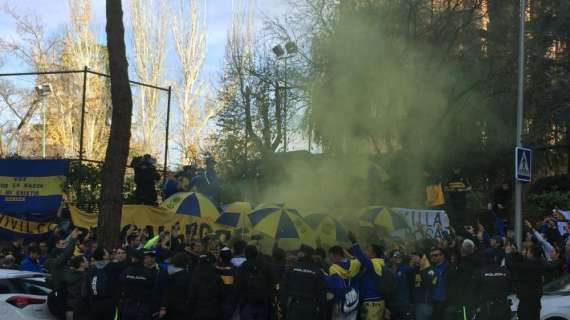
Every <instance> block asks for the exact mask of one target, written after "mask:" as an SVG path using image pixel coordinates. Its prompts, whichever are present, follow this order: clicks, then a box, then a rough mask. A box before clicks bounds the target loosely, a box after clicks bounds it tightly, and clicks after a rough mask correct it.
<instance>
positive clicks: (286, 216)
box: [248, 205, 315, 245]
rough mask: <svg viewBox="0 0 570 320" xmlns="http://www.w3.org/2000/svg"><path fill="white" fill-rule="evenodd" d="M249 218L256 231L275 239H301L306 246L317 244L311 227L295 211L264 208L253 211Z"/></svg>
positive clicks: (279, 206)
mask: <svg viewBox="0 0 570 320" xmlns="http://www.w3.org/2000/svg"><path fill="white" fill-rule="evenodd" d="M248 218H249V221H250V222H251V225H252V226H253V229H254V230H256V231H258V232H260V233H264V234H266V235H267V236H269V237H271V238H273V239H279V240H280V239H299V240H300V241H301V242H302V243H305V244H309V245H314V244H315V238H314V236H313V233H312V230H311V227H309V225H308V224H307V223H306V222H305V220H304V219H303V217H302V216H301V215H300V214H299V212H298V211H297V210H295V209H289V208H285V207H283V206H282V205H276V206H264V207H262V208H258V209H255V210H253V211H252V212H251V213H250V214H249V215H248Z"/></svg>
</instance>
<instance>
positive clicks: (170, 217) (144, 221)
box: [69, 205, 230, 239]
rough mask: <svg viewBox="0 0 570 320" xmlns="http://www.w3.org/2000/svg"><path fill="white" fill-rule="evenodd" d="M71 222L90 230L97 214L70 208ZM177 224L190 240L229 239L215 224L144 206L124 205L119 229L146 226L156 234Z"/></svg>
mask: <svg viewBox="0 0 570 320" xmlns="http://www.w3.org/2000/svg"><path fill="white" fill-rule="evenodd" d="M69 211H70V213H71V221H72V222H73V224H74V225H75V226H77V227H80V228H84V229H90V228H95V227H96V226H97V219H98V215H97V214H89V213H85V212H83V211H81V210H79V209H78V208H77V207H75V206H70V207H69ZM176 223H178V224H179V225H180V227H181V230H183V231H185V232H186V234H188V235H190V236H191V237H192V238H195V239H200V238H202V237H203V236H205V235H207V234H210V233H217V234H225V235H226V237H228V238H229V236H230V231H229V229H228V228H226V227H224V226H221V225H218V224H215V223H213V221H208V220H207V219H200V218H196V217H193V216H189V215H184V214H177V213H176V212H174V211H171V210H167V209H164V208H158V207H152V206H144V205H124V206H123V214H122V217H121V228H122V227H124V226H127V225H130V224H132V225H135V226H137V227H138V228H141V229H142V228H144V227H146V226H151V227H153V229H154V231H155V232H158V228H159V227H164V229H165V230H170V229H171V228H172V226H174V225H175V224H176Z"/></svg>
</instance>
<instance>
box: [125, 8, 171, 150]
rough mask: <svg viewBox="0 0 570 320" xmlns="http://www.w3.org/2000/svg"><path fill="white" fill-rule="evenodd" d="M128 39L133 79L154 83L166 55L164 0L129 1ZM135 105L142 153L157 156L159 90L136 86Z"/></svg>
mask: <svg viewBox="0 0 570 320" xmlns="http://www.w3.org/2000/svg"><path fill="white" fill-rule="evenodd" d="M129 4H130V6H129V10H130V22H131V40H132V41H131V42H132V46H133V58H134V61H135V65H134V66H135V68H134V70H135V74H136V76H137V80H138V81H141V82H143V83H149V84H154V85H156V84H158V83H159V82H160V80H161V79H162V78H163V73H164V68H163V67H164V59H165V57H166V40H167V29H168V24H167V16H166V15H167V13H168V10H166V1H165V0H157V1H151V0H130V1H129ZM137 93H138V99H137V104H136V115H137V125H136V129H137V130H140V132H139V134H140V137H138V138H140V140H141V141H140V144H141V145H142V146H143V147H144V148H151V150H145V151H146V152H149V153H152V154H155V155H157V154H158V153H159V149H158V147H159V146H160V145H159V144H157V143H156V139H155V133H156V130H157V120H158V119H159V118H160V117H159V112H158V110H157V109H158V108H157V106H158V102H159V100H160V99H159V95H160V92H159V91H158V90H156V89H153V88H149V87H139V89H138V92H137Z"/></svg>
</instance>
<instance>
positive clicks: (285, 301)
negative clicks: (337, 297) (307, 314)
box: [279, 259, 326, 317]
mask: <svg viewBox="0 0 570 320" xmlns="http://www.w3.org/2000/svg"><path fill="white" fill-rule="evenodd" d="M279 288H280V298H281V303H282V305H283V306H284V307H285V309H286V313H287V315H288V317H289V316H292V313H294V312H295V310H294V309H296V308H297V306H301V305H302V306H303V310H307V308H306V306H310V308H309V309H311V308H312V309H313V311H314V312H315V314H316V313H317V312H320V314H321V315H322V314H323V312H322V311H323V309H324V307H325V300H326V296H325V295H326V283H325V279H324V275H323V272H322V270H321V269H320V268H319V267H318V266H316V265H315V264H314V263H313V262H312V261H311V260H310V259H301V260H299V261H298V262H297V263H295V264H294V265H293V266H292V267H291V268H288V269H287V270H285V274H284V275H283V280H282V281H281V284H280V285H279ZM298 309H300V308H298ZM303 314H304V313H303Z"/></svg>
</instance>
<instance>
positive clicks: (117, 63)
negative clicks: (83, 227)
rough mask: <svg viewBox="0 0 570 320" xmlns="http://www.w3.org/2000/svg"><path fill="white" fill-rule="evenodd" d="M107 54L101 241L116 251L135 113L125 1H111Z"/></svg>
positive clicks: (100, 220) (108, 5) (104, 245)
mask: <svg viewBox="0 0 570 320" xmlns="http://www.w3.org/2000/svg"><path fill="white" fill-rule="evenodd" d="M107 50H108V51H109V72H110V74H111V101H112V105H113V115H112V122H111V132H110V134H109V143H108V145H107V153H106V154H105V163H104V165H103V170H102V172H101V183H102V188H101V206H100V213H99V224H98V225H99V227H98V234H97V236H98V237H97V238H98V241H99V244H100V245H101V246H103V247H104V248H107V249H112V248H113V247H114V246H116V245H118V243H119V233H120V228H121V214H122V205H123V200H122V189H123V181H124V178H125V168H126V166H127V158H128V155H129V142H130V139H131V117H132V113H133V99H132V94H131V87H130V83H129V74H128V66H129V64H128V62H127V55H126V50H125V27H124V26H123V9H122V5H121V0H107Z"/></svg>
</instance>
